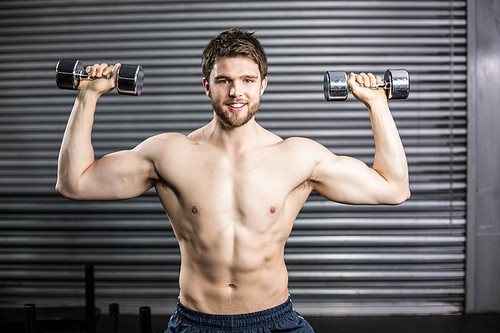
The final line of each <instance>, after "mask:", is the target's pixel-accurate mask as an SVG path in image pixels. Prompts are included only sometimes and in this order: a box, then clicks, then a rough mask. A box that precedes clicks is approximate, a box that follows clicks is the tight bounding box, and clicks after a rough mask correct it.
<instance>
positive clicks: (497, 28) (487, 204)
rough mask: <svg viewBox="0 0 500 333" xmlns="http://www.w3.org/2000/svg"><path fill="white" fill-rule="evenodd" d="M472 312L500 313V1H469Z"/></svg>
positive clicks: (469, 306) (469, 269) (469, 294)
mask: <svg viewBox="0 0 500 333" xmlns="http://www.w3.org/2000/svg"><path fill="white" fill-rule="evenodd" d="M468 22H469V26H468V43H469V44H468V61H469V62H468V86H467V89H468V154H469V155H468V215H467V217H468V228H467V232H468V236H467V244H468V246H467V253H468V255H467V294H466V304H467V307H466V309H467V311H468V312H488V311H500V176H499V167H500V148H499V146H500V145H499V144H500V130H499V126H500V2H499V1H495V0H470V1H468Z"/></svg>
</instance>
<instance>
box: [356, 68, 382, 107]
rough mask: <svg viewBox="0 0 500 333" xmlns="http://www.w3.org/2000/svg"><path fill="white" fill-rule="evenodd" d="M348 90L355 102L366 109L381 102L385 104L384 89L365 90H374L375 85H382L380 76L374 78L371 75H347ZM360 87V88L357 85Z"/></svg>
mask: <svg viewBox="0 0 500 333" xmlns="http://www.w3.org/2000/svg"><path fill="white" fill-rule="evenodd" d="M347 82H348V84H349V88H350V89H351V91H352V94H353V96H354V97H356V99H357V100H359V101H361V102H363V103H364V104H365V105H366V106H367V107H368V108H370V106H372V105H373V104H374V103H377V102H380V101H383V102H387V96H386V93H385V90H384V89H380V88H379V89H367V88H375V87H376V85H377V84H380V83H382V78H381V77H380V76H375V75H373V74H372V73H368V74H366V73H361V74H354V73H350V74H349V79H348V80H347ZM360 84H361V85H362V86H361V87H360V86H359V85H360Z"/></svg>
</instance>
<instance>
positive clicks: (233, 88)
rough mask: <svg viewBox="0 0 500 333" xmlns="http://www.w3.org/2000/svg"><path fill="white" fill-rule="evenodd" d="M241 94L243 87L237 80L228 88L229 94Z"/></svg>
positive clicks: (232, 95)
mask: <svg viewBox="0 0 500 333" xmlns="http://www.w3.org/2000/svg"><path fill="white" fill-rule="evenodd" d="M242 94H243V87H242V86H241V85H240V84H239V83H238V82H233V85H232V86H231V89H230V90H229V96H231V97H237V96H241V95H242Z"/></svg>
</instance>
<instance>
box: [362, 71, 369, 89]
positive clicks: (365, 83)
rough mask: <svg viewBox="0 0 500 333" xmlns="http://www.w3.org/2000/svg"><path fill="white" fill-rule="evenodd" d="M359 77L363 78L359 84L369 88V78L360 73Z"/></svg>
mask: <svg viewBox="0 0 500 333" xmlns="http://www.w3.org/2000/svg"><path fill="white" fill-rule="evenodd" d="M359 75H361V77H362V78H363V82H361V84H363V85H364V86H365V87H369V86H370V78H369V77H368V75H367V74H366V73H361V74H359Z"/></svg>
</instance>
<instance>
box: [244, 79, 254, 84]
mask: <svg viewBox="0 0 500 333" xmlns="http://www.w3.org/2000/svg"><path fill="white" fill-rule="evenodd" d="M245 83H254V80H252V79H246V80H245Z"/></svg>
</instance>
